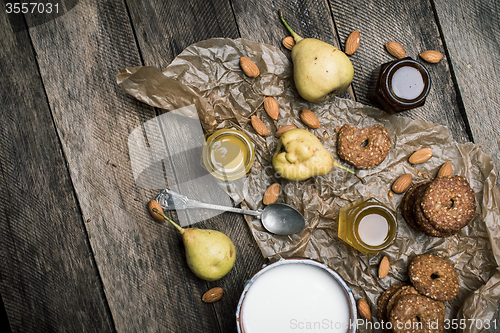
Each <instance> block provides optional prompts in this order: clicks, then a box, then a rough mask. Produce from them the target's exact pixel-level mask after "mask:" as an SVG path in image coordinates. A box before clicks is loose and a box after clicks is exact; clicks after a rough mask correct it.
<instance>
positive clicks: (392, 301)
mask: <svg viewBox="0 0 500 333" xmlns="http://www.w3.org/2000/svg"><path fill="white" fill-rule="evenodd" d="M410 294H414V295H418V294H419V292H418V291H417V289H415V287H413V286H404V287H402V288H400V289H398V290H397V291H396V292H395V293H394V295H392V297H391V298H390V299H389V301H388V302H387V307H386V314H387V318H389V317H390V315H391V311H392V309H394V306H395V305H396V303H397V301H398V300H399V298H401V296H404V295H410Z"/></svg>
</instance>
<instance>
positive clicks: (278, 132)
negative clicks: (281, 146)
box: [274, 125, 297, 139]
mask: <svg viewBox="0 0 500 333" xmlns="http://www.w3.org/2000/svg"><path fill="white" fill-rule="evenodd" d="M296 128H297V126H295V125H286V126H283V127H281V128H280V129H279V130H277V131H276V134H274V135H275V136H276V137H277V138H278V139H279V138H280V136H281V135H283V133H285V132H286V131H289V130H292V129H296Z"/></svg>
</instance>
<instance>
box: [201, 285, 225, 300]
mask: <svg viewBox="0 0 500 333" xmlns="http://www.w3.org/2000/svg"><path fill="white" fill-rule="evenodd" d="M222 295H224V290H222V288H221V287H215V288H212V289H210V290H208V291H207V292H206V293H204V294H203V296H202V297H201V300H202V301H203V302H205V303H213V302H217V301H218V300H220V299H221V298H222Z"/></svg>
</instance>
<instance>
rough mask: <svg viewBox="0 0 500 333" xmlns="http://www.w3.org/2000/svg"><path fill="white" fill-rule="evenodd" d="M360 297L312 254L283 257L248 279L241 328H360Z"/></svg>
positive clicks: (345, 331) (264, 332)
mask: <svg viewBox="0 0 500 333" xmlns="http://www.w3.org/2000/svg"><path fill="white" fill-rule="evenodd" d="M356 318H357V310H356V301H355V300H354V295H353V293H352V291H351V289H350V288H349V287H348V286H347V284H346V283H345V281H344V280H343V279H342V278H341V277H340V275H339V274H337V273H336V272H335V271H334V270H332V269H331V268H329V267H328V266H327V265H325V264H323V263H321V262H319V261H316V260H313V259H308V258H288V259H280V260H279V261H277V262H275V263H272V264H270V265H267V266H264V268H262V269H261V270H260V271H258V272H257V273H256V274H255V275H254V276H253V277H252V278H251V280H250V281H248V283H247V284H246V286H245V288H244V290H243V293H242V294H241V297H240V300H239V303H238V307H237V310H236V323H237V330H238V332H239V333H268V332H269V333H276V332H280V333H287V332H315V331H319V332H336V333H354V332H356Z"/></svg>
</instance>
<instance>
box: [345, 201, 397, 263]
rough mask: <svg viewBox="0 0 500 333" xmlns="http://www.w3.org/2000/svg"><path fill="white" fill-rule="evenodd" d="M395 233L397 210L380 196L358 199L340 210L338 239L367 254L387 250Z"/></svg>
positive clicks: (394, 237)
mask: <svg viewBox="0 0 500 333" xmlns="http://www.w3.org/2000/svg"><path fill="white" fill-rule="evenodd" d="M396 235H397V221H396V213H395V212H394V211H393V210H392V209H390V208H388V207H387V206H385V205H384V204H383V203H381V202H380V201H378V200H377V199H374V198H369V199H366V200H363V199H359V200H356V201H354V202H352V203H350V204H348V205H346V206H344V207H342V208H341V209H340V211H339V229H338V236H339V238H340V239H342V240H343V241H344V242H346V243H347V244H349V245H351V246H352V247H353V248H355V249H356V250H358V251H360V252H362V253H364V254H374V253H377V252H380V251H382V250H384V249H386V248H387V247H389V246H390V245H391V244H392V243H393V242H394V240H395V239H396Z"/></svg>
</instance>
